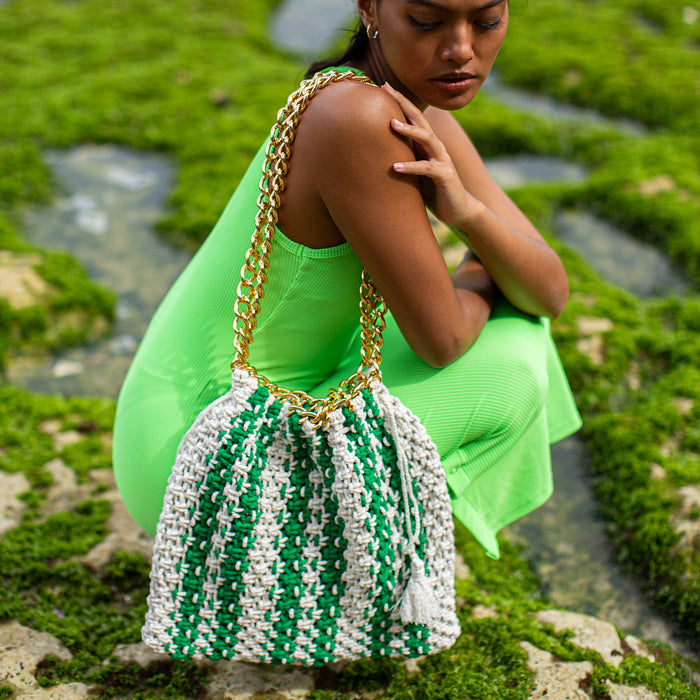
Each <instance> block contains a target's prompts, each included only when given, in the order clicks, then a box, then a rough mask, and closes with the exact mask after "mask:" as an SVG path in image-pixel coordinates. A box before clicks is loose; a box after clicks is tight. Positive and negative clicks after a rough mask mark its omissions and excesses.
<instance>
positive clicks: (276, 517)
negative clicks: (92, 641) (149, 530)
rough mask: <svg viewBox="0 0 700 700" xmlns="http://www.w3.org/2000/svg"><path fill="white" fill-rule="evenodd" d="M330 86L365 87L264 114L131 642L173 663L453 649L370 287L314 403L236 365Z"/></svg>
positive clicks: (421, 448) (441, 521) (427, 471)
mask: <svg viewBox="0 0 700 700" xmlns="http://www.w3.org/2000/svg"><path fill="white" fill-rule="evenodd" d="M344 79H355V80H363V81H364V82H367V80H366V79H364V78H361V77H360V76H357V75H356V74H354V73H342V72H340V71H331V72H329V73H324V74H318V75H316V76H314V78H312V79H311V80H308V81H304V82H303V83H302V85H301V87H300V88H299V90H298V91H297V92H295V93H293V94H292V95H291V96H290V98H289V101H288V103H287V107H286V108H285V109H283V110H281V111H280V114H279V115H278V121H277V124H276V125H275V127H274V128H273V130H272V137H271V142H270V146H269V148H268V152H267V158H266V163H265V165H264V167H263V173H264V174H263V178H262V181H261V195H260V199H259V200H258V206H259V213H258V219H257V221H256V232H255V234H254V235H253V239H252V241H251V250H250V251H249V254H248V257H247V260H246V264H245V266H244V268H243V270H242V273H241V274H242V281H241V284H240V285H239V289H238V297H239V304H238V306H237V309H236V323H235V328H236V332H237V338H236V350H237V357H236V359H235V360H234V362H233V376H232V388H231V390H230V391H229V392H228V393H226V394H225V395H224V396H222V397H220V398H219V399H217V400H216V401H215V402H213V403H212V404H210V405H209V406H208V407H207V408H206V409H204V411H202V413H201V414H200V415H199V416H198V418H197V420H196V421H195V422H194V424H193V425H192V427H191V428H190V430H189V431H188V432H187V433H186V435H185V437H184V438H183V440H182V442H181V444H180V447H179V449H178V454H177V458H176V462H175V466H174V467H173V471H172V474H171V476H170V479H169V481H168V488H167V491H166V496H165V501H164V507H163V513H162V515H161V518H160V522H159V524H158V531H157V534H156V540H155V545H154V558H153V567H152V570H151V589H150V595H149V599H148V603H149V605H148V612H147V614H146V622H145V625H144V628H143V639H144V641H145V642H146V643H147V644H148V645H149V646H151V647H152V648H154V649H156V650H158V651H164V652H166V653H168V654H170V655H172V656H173V657H175V658H210V659H221V658H228V659H237V660H241V661H249V662H259V663H272V664H303V665H308V666H315V665H322V664H325V663H329V662H332V661H337V660H348V659H357V658H362V657H378V656H406V657H414V656H421V655H424V654H429V653H434V652H436V651H439V650H441V649H445V648H448V647H449V646H451V645H452V644H453V643H454V641H455V639H456V638H457V636H458V635H459V632H460V629H459V622H458V620H457V617H456V613H455V602H454V543H453V534H452V513H451V506H450V500H449V496H448V492H447V485H446V481H445V474H444V470H443V468H442V466H441V463H440V458H439V456H438V453H437V450H436V448H435V446H434V445H433V443H432V441H431V440H430V438H429V436H428V435H427V433H426V431H425V429H424V428H423V426H422V425H421V423H420V421H419V420H418V419H417V418H416V417H415V416H414V415H413V414H412V413H411V412H410V411H409V410H408V409H407V408H406V407H405V406H404V405H403V404H401V402H400V401H399V400H398V399H396V398H395V397H393V396H391V394H390V393H389V392H388V391H387V389H386V387H385V386H384V385H383V384H382V383H381V373H380V371H379V363H380V361H381V354H380V348H381V329H382V328H383V312H384V307H383V303H382V301H381V299H380V298H379V295H378V294H377V292H376V290H375V289H374V287H373V285H372V283H371V281H370V280H369V279H368V278H367V276H366V275H363V283H362V290H361V294H360V297H361V301H360V306H361V310H362V313H361V315H362V321H361V323H362V336H363V343H362V344H363V352H362V359H361V363H360V367H359V369H358V372H357V373H356V374H355V375H353V376H352V377H350V378H349V379H348V380H346V381H345V382H343V384H342V385H341V386H340V387H339V389H338V390H337V391H336V392H332V393H331V394H330V395H329V397H327V398H326V399H325V400H319V399H312V398H311V397H308V396H306V395H305V394H304V393H303V392H288V391H286V390H284V389H281V388H279V387H277V386H275V385H274V384H273V383H271V382H268V381H267V380H266V379H264V378H263V377H260V376H258V375H257V373H256V372H255V370H254V369H253V368H252V367H250V366H249V365H248V364H247V347H248V345H249V344H250V342H251V341H252V331H253V329H254V328H255V317H256V314H257V313H258V311H259V302H260V300H261V299H262V285H263V284H264V281H265V269H266V268H267V265H268V256H269V253H270V250H271V243H272V235H273V234H274V224H275V223H276V207H277V206H278V205H279V192H280V191H281V189H280V188H282V187H283V186H284V180H283V176H284V174H285V173H286V160H287V159H288V158H289V153H290V150H289V146H290V144H291V141H292V138H293V129H294V128H295V126H296V124H297V123H298V120H299V115H300V114H301V112H302V111H303V108H304V107H305V106H306V104H307V103H308V100H309V99H310V98H311V96H313V94H314V93H315V92H316V90H318V89H320V88H321V87H323V86H325V85H327V84H328V83H330V82H334V81H337V80H344ZM300 105H301V106H300ZM280 154H281V156H280ZM271 179H274V180H276V184H275V185H274V188H273V189H271V188H270V187H269V183H270V180H271Z"/></svg>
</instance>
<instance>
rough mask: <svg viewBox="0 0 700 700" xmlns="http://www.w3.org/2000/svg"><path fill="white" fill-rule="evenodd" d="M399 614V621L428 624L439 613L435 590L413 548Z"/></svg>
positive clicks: (435, 618)
mask: <svg viewBox="0 0 700 700" xmlns="http://www.w3.org/2000/svg"><path fill="white" fill-rule="evenodd" d="M399 614H400V615H401V622H403V623H407V622H415V623H416V624H418V625H429V624H431V623H432V622H433V621H435V620H437V618H438V616H439V615H440V605H439V604H438V601H437V598H436V596H435V591H434V590H433V587H432V586H431V585H430V581H429V580H428V577H427V576H426V575H425V565H424V564H423V560H422V559H421V558H420V557H419V556H418V554H416V552H415V550H414V551H413V552H412V554H411V573H410V576H409V579H408V582H407V583H406V588H404V591H403V595H402V596H401V607H400V608H399Z"/></svg>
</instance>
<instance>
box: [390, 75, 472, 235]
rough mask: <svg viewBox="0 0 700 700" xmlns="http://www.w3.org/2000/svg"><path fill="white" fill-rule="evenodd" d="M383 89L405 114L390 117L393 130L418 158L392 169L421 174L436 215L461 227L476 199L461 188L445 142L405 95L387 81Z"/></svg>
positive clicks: (425, 196) (423, 189)
mask: <svg viewBox="0 0 700 700" xmlns="http://www.w3.org/2000/svg"><path fill="white" fill-rule="evenodd" d="M382 88H383V89H384V90H385V91H386V92H388V93H389V94H390V95H391V96H392V97H393V98H394V99H395V100H396V101H397V102H398V104H399V106H400V107H401V110H402V111H403V113H404V116H405V117H406V122H401V121H399V120H398V119H392V120H391V127H392V129H394V131H396V133H397V134H400V135H401V136H405V137H406V138H407V139H409V140H410V141H411V142H412V143H413V150H414V153H415V154H416V158H417V160H415V161H409V162H403V163H394V166H393V167H394V171H395V172H397V173H405V174H406V175H418V176H421V191H422V192H423V195H424V200H425V203H426V204H427V205H428V206H429V207H430V208H431V209H432V211H433V213H434V214H435V216H437V217H438V219H440V220H441V221H444V222H445V223H446V224H449V225H451V226H455V227H457V228H462V226H461V224H462V223H463V222H464V221H465V220H468V218H469V215H470V210H471V209H473V206H474V203H475V199H474V197H472V196H471V195H470V194H469V192H467V190H466V189H465V188H464V185H463V183H462V180H461V179H460V177H459V174H458V173H457V170H456V168H455V166H454V163H453V162H452V159H451V158H450V154H449V153H448V152H447V149H446V148H445V145H444V144H443V143H442V141H440V139H439V138H438V137H437V136H436V135H435V132H434V131H433V129H432V127H431V126H430V124H429V123H428V120H427V119H426V118H425V116H424V115H423V113H422V112H421V111H420V110H419V109H418V108H417V107H416V106H415V105H414V104H413V103H412V102H411V101H410V100H409V99H408V98H406V97H404V95H402V94H401V93H400V92H398V91H397V90H394V88H392V87H391V86H390V85H389V84H388V83H385V84H384V85H383V86H382ZM426 178H427V179H426Z"/></svg>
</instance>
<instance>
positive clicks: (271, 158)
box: [231, 70, 386, 427]
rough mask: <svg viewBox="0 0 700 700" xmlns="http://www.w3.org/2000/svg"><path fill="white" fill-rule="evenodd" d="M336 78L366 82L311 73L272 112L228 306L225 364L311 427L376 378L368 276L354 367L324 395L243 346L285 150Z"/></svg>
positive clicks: (248, 337)
mask: <svg viewBox="0 0 700 700" xmlns="http://www.w3.org/2000/svg"><path fill="white" fill-rule="evenodd" d="M341 80H356V81H358V82H363V83H369V84H371V82H372V81H371V80H369V78H366V77H365V76H360V75H357V74H356V73H352V72H348V73H343V72H341V71H337V70H333V71H329V72H327V73H317V74H316V75H314V76H313V77H312V78H310V79H308V80H305V81H303V82H302V83H301V85H300V86H299V89H298V90H296V91H295V92H293V93H292V94H291V95H290V96H289V99H288V100H287V104H286V106H285V107H283V108H282V109H280V110H279V112H278V113H277V122H276V123H275V125H274V126H273V127H272V130H271V132H270V142H269V144H268V146H267V151H266V153H265V162H264V163H263V167H262V173H263V174H262V178H261V179H260V195H259V196H258V201H257V204H258V213H257V216H256V218H255V232H254V233H253V235H252V237H251V240H250V249H249V250H248V252H247V254H246V258H245V263H244V265H243V267H242V268H241V281H240V282H239V283H238V288H237V290H236V295H237V299H236V304H235V307H234V319H235V320H234V323H233V329H234V332H235V339H234V348H235V351H236V357H235V359H234V360H233V362H231V367H232V368H234V367H238V368H242V369H245V370H246V371H247V372H249V373H250V374H252V375H253V376H255V377H256V378H257V379H258V381H259V382H260V383H261V384H263V385H265V386H266V387H267V389H268V390H269V391H270V393H271V394H273V395H274V396H275V397H276V398H277V399H279V400H280V401H287V402H288V403H289V405H290V409H291V410H292V411H294V412H295V413H296V414H297V415H298V416H299V418H300V419H301V420H305V421H309V423H311V425H312V426H314V427H319V426H320V425H321V424H322V423H323V422H324V421H325V420H326V419H327V417H328V414H329V413H331V412H332V411H335V410H336V409H338V408H342V407H346V408H349V409H350V410H352V399H354V398H355V397H356V396H358V395H359V394H360V392H361V391H362V389H364V388H369V387H370V384H371V382H372V381H373V380H375V379H378V380H381V372H380V369H379V366H380V364H381V361H382V354H381V349H382V333H383V331H384V327H385V323H384V314H385V313H386V306H385V304H384V300H383V299H382V297H381V296H380V294H379V292H378V291H377V289H376V287H375V286H374V283H373V282H372V280H371V279H370V277H369V275H367V273H366V272H365V271H364V270H363V271H362V283H361V285H360V341H361V345H362V347H361V350H360V364H359V367H358V368H357V371H356V372H355V373H354V374H353V375H351V376H350V377H348V378H347V379H344V380H343V381H342V382H341V383H340V385H339V386H338V388H337V389H334V390H331V392H330V393H329V394H328V396H326V398H323V399H320V398H316V397H313V396H311V395H309V394H307V393H306V392H305V391H291V390H288V389H284V388H282V387H280V386H278V385H277V384H275V383H274V382H271V381H270V380H268V379H266V378H265V377H263V376H262V375H260V374H258V373H257V371H256V370H255V368H254V367H252V366H251V365H249V364H248V348H249V346H250V344H251V343H252V342H253V331H254V330H255V327H256V325H257V317H258V315H259V313H260V302H261V301H262V299H263V296H264V292H263V285H264V284H265V282H266V281H267V268H268V267H269V265H270V259H269V258H270V252H271V251H272V239H273V238H274V235H275V225H276V224H277V209H278V208H279V206H280V202H281V194H282V192H283V191H284V187H285V176H286V174H287V162H288V161H289V157H290V155H291V146H292V143H293V141H294V136H295V133H296V127H297V125H298V124H299V119H300V117H301V115H302V113H303V112H304V110H305V109H306V107H307V105H308V103H309V100H310V99H311V98H312V97H313V96H314V95H315V94H316V93H317V92H318V91H319V90H320V89H322V88H324V87H326V85H329V84H330V83H334V82H338V81H341Z"/></svg>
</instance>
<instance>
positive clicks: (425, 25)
mask: <svg viewBox="0 0 700 700" xmlns="http://www.w3.org/2000/svg"><path fill="white" fill-rule="evenodd" d="M408 19H409V20H410V22H411V24H412V25H413V26H414V27H417V28H418V29H420V30H421V31H423V32H429V31H431V30H432V29H437V28H438V27H439V26H440V24H441V23H440V22H421V21H420V20H418V19H416V18H415V17H411V16H410V15H409V16H408Z"/></svg>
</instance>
